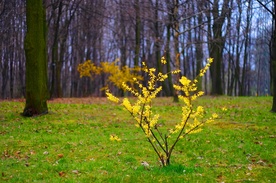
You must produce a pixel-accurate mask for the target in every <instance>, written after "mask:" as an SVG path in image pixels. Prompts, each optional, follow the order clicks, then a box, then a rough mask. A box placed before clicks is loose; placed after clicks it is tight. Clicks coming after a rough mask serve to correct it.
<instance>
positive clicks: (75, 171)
mask: <svg viewBox="0 0 276 183" xmlns="http://www.w3.org/2000/svg"><path fill="white" fill-rule="evenodd" d="M72 173H74V174H79V173H80V172H79V171H78V170H72Z"/></svg>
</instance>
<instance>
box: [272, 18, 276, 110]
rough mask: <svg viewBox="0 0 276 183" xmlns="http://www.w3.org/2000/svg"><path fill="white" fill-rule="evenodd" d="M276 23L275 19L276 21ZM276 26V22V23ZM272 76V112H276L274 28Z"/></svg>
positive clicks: (275, 43)
mask: <svg viewBox="0 0 276 183" xmlns="http://www.w3.org/2000/svg"><path fill="white" fill-rule="evenodd" d="M274 21H275V19H274ZM275 24H276V22H275ZM271 42H272V43H271V44H272V45H271V72H272V73H271V75H272V78H271V80H272V95H273V104H272V109H271V111H272V112H276V29H275V28H274V31H273V35H272V41H271Z"/></svg>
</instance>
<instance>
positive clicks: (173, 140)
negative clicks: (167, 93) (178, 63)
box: [106, 57, 217, 166]
mask: <svg viewBox="0 0 276 183" xmlns="http://www.w3.org/2000/svg"><path fill="white" fill-rule="evenodd" d="M212 61H213V59H211V58H210V59H208V63H207V65H206V66H205V67H204V68H203V69H202V70H201V71H200V74H199V76H198V77H202V76H203V75H204V74H205V73H206V71H207V70H208V68H209V67H210V64H211V63H212ZM161 62H162V63H163V64H165V63H166V60H165V58H163V57H162V60H161ZM142 71H144V72H145V73H146V74H147V75H148V76H149V81H148V82H147V84H146V86H143V85H142V83H141V82H140V80H138V79H137V78H133V81H134V82H135V84H136V85H137V87H135V88H134V87H131V86H130V85H128V84H127V83H126V82H123V83H122V85H121V86H122V88H123V89H124V90H126V91H129V92H131V93H132V94H133V95H134V96H135V97H136V98H137V100H136V101H135V102H134V103H131V102H130V101H129V99H128V98H124V99H122V100H120V99H119V98H117V97H115V96H114V95H113V94H112V93H111V92H110V91H109V90H107V91H106V95H107V98H108V99H109V100H111V101H113V102H116V103H120V104H122V105H123V106H124V108H125V109H126V110H127V111H128V112H129V113H130V114H131V116H132V117H133V118H134V120H135V121H136V126H137V127H139V128H141V130H142V132H143V133H144V134H145V136H146V138H147V140H148V141H149V143H150V144H151V146H152V148H153V149H154V151H155V153H156V154H157V156H158V158H159V159H160V161H161V163H162V166H167V165H169V164H170V158H171V156H172V152H173V150H174V148H175V146H176V144H177V143H178V142H179V140H180V139H182V138H183V137H185V136H186V135H188V134H190V133H197V132H200V131H201V127H202V125H203V124H205V123H210V122H212V121H213V120H214V119H215V118H217V114H213V115H212V116H211V117H209V118H207V119H204V108H203V107H202V106H197V107H194V106H193V101H194V100H196V99H197V98H198V97H200V96H202V95H203V94H204V93H203V92H202V91H197V87H196V83H197V82H198V81H197V79H194V80H190V79H188V78H186V77H184V76H182V77H181V78H180V80H179V85H177V84H176V85H174V89H175V90H177V91H179V92H178V93H180V95H179V96H178V97H179V99H180V100H182V101H183V102H184V106H183V107H182V119H180V121H179V122H177V123H176V124H175V125H174V127H173V128H171V129H169V130H168V128H164V126H163V128H162V129H161V126H162V125H159V124H158V119H159V114H154V113H153V110H152V100H153V99H154V98H156V96H157V94H158V93H159V92H160V91H161V90H162V85H158V83H160V82H164V81H165V79H166V78H167V77H168V74H169V73H166V74H163V73H156V69H155V68H148V67H147V66H146V64H145V63H143V67H142ZM179 72H180V71H172V74H177V73H179ZM198 77H197V78H198ZM112 138H114V137H112Z"/></svg>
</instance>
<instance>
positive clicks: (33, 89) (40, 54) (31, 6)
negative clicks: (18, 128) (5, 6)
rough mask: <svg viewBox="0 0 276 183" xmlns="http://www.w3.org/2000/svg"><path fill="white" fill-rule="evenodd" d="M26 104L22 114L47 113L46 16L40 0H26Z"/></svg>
mask: <svg viewBox="0 0 276 183" xmlns="http://www.w3.org/2000/svg"><path fill="white" fill-rule="evenodd" d="M26 13H27V15H26V18H27V34H26V37H25V42H24V48H25V55H26V105H25V109H24V111H23V113H22V115H23V116H35V115H41V114H47V113H48V107H47V99H48V97H49V93H48V89H47V54H46V18H45V14H46V13H45V9H44V8H43V4H42V0H27V5H26Z"/></svg>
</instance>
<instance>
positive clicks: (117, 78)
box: [78, 60, 143, 88]
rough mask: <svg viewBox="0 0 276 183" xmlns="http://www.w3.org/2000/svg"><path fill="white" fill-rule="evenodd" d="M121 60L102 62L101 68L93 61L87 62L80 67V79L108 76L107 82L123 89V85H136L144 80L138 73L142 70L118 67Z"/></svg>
mask: <svg viewBox="0 0 276 183" xmlns="http://www.w3.org/2000/svg"><path fill="white" fill-rule="evenodd" d="M118 62H119V60H115V61H114V62H101V63H100V65H99V66H96V65H95V64H94V63H93V62H91V60H87V61H85V62H84V63H82V64H79V65H78V72H79V73H80V77H91V78H92V77H93V76H95V75H100V74H107V75H108V78H107V82H108V83H112V84H114V85H115V86H116V87H118V88H122V83H129V84H131V85H132V84H133V83H134V78H135V79H136V80H142V79H143V77H142V76H140V75H137V74H136V73H137V72H138V71H140V68H129V67H128V66H124V67H120V65H118Z"/></svg>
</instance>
